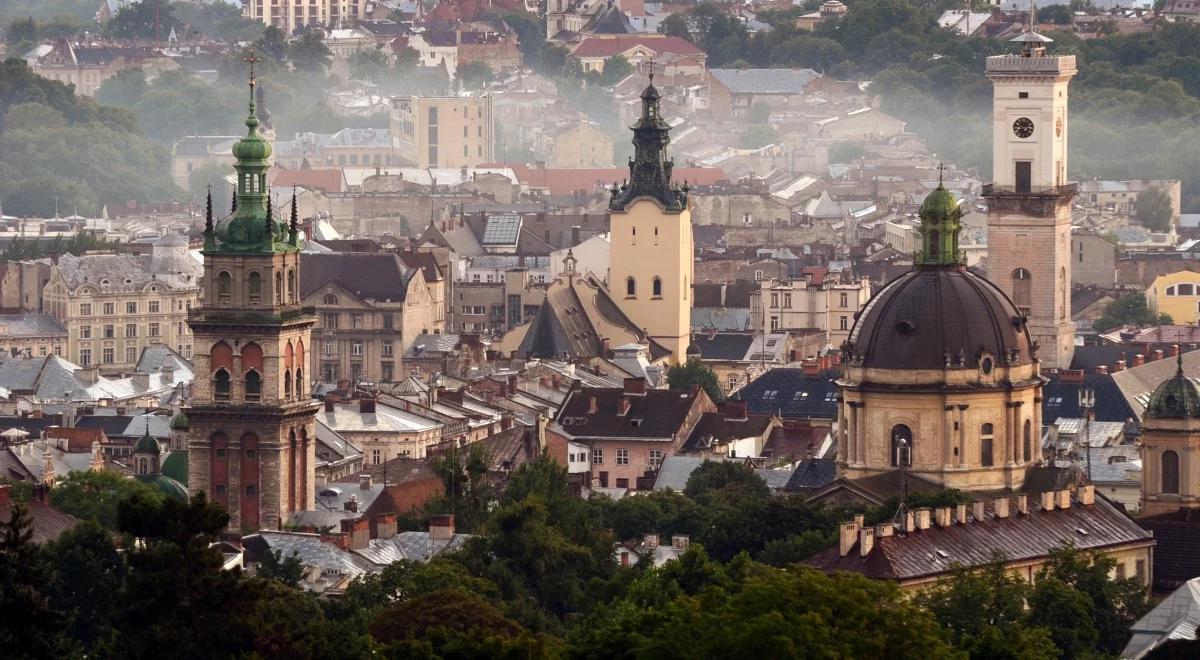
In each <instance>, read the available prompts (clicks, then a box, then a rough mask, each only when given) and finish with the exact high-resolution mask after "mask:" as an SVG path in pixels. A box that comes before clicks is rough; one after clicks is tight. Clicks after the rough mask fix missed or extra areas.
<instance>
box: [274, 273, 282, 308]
mask: <svg viewBox="0 0 1200 660" xmlns="http://www.w3.org/2000/svg"><path fill="white" fill-rule="evenodd" d="M275 304H276V305H282V304H283V273H281V272H279V271H275Z"/></svg>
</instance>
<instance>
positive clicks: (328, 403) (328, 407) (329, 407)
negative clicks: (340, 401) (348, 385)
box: [325, 397, 333, 412]
mask: <svg viewBox="0 0 1200 660" xmlns="http://www.w3.org/2000/svg"><path fill="white" fill-rule="evenodd" d="M325 412H333V399H332V398H331V397H325Z"/></svg>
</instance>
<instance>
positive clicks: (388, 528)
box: [375, 513, 397, 539]
mask: <svg viewBox="0 0 1200 660" xmlns="http://www.w3.org/2000/svg"><path fill="white" fill-rule="evenodd" d="M396 529H397V526H396V514H394V513H381V514H379V515H378V516H375V537H376V538H380V539H390V538H392V537H393V536H395V535H396Z"/></svg>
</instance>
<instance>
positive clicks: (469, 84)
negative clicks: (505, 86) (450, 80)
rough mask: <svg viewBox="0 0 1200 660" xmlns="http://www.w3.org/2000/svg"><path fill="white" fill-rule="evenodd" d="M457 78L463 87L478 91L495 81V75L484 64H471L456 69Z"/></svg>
mask: <svg viewBox="0 0 1200 660" xmlns="http://www.w3.org/2000/svg"><path fill="white" fill-rule="evenodd" d="M458 78H459V80H461V81H462V84H463V87H466V88H468V89H479V88H482V87H483V86H484V85H486V84H488V83H490V82H492V81H493V80H495V79H496V74H495V72H493V71H492V67H490V66H488V65H487V63H485V62H471V63H469V64H467V65H465V66H461V67H459V68H458Z"/></svg>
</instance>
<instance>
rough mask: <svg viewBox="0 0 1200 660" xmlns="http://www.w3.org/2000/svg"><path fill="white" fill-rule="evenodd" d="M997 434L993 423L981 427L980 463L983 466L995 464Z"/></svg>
mask: <svg viewBox="0 0 1200 660" xmlns="http://www.w3.org/2000/svg"><path fill="white" fill-rule="evenodd" d="M995 438H996V434H995V431H994V430H993V428H992V425H991V424H984V425H983V426H980V427H979V464H980V465H982V466H983V467H991V466H992V465H994V464H995V462H994V456H993V455H992V452H993V451H994V450H995V447H994V446H993V445H994V443H995Z"/></svg>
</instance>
